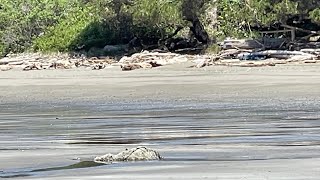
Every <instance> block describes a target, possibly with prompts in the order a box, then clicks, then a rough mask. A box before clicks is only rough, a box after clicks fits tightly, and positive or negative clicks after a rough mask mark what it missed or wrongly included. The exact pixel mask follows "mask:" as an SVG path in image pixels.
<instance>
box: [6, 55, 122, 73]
mask: <svg viewBox="0 0 320 180" xmlns="http://www.w3.org/2000/svg"><path fill="white" fill-rule="evenodd" d="M115 62H116V61H115V60H113V59H110V58H107V57H106V58H99V59H98V58H85V57H71V56H70V55H68V54H50V55H45V54H39V53H24V54H13V55H8V56H7V57H4V58H2V59H0V70H1V71H8V70H11V69H19V70H24V71H30V70H44V69H71V68H78V67H87V68H91V69H93V70H98V69H103V68H105V67H106V66H107V65H110V64H112V63H115Z"/></svg>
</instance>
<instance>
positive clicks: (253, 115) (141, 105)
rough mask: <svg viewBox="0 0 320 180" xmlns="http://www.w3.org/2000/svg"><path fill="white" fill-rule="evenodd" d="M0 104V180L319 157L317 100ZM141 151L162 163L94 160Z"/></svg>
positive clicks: (319, 126) (319, 112)
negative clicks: (127, 150) (142, 148)
mask: <svg viewBox="0 0 320 180" xmlns="http://www.w3.org/2000/svg"><path fill="white" fill-rule="evenodd" d="M0 106H1V107H0V154H1V155H0V162H1V164H0V178H22V179H23V178H27V177H29V178H41V177H45V176H47V175H50V176H56V175H57V176H58V175H60V176H61V174H63V173H64V172H65V173H70V170H77V169H79V171H82V172H83V169H85V171H89V170H88V169H90V171H92V172H94V171H95V170H102V169H103V168H105V169H110V168H111V169H112V168H119V167H126V166H127V167H130V166H143V167H144V166H145V167H148V166H150V165H151V166H152V165H154V164H158V165H159V164H163V165H166V166H168V165H171V166H174V165H177V166H178V165H180V164H183V163H192V162H195V163H199V164H201V163H205V162H221V161H222V162H225V161H236V162H238V161H239V162H247V161H259V160H281V159H312V158H320V146H319V145H320V103H319V102H318V101H299V100H294V101H286V102H284V101H282V102H277V101H275V100H274V101H254V102H241V103H239V102H238V103H233V102H206V103H199V102H160V101H159V102H143V101H141V102H136V103H133V102H129V103H125V102H119V103H114V102H110V103H108V102H106V103H97V104H94V103H88V104H86V103H83V104H27V105H21V104H5V105H0ZM140 145H144V146H148V147H151V148H154V149H156V150H159V151H160V153H161V155H162V156H163V157H164V160H163V161H161V162H139V163H136V164H135V165H133V164H132V163H117V164H111V165H104V166H100V165H101V164H97V163H94V162H92V161H91V160H92V158H93V157H94V156H97V155H102V154H105V153H109V152H110V153H116V152H119V151H120V150H122V149H124V148H127V147H135V146H140ZM76 158H80V159H81V160H80V161H79V160H75V159H76ZM80 169H82V170H80ZM72 172H73V171H72Z"/></svg>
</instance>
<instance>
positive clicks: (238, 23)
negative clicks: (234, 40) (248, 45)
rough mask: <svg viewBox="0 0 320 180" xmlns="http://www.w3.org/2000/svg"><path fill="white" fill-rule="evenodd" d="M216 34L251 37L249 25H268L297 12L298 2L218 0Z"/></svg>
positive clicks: (251, 32) (284, 0)
mask: <svg viewBox="0 0 320 180" xmlns="http://www.w3.org/2000/svg"><path fill="white" fill-rule="evenodd" d="M217 6H218V11H219V12H220V13H219V17H218V22H219V23H218V36H222V37H223V36H231V37H253V36H255V35H256V33H255V32H253V31H252V30H251V29H250V26H254V25H259V26H268V25H270V24H271V23H273V22H277V21H278V22H282V21H285V19H286V18H287V17H288V15H293V14H297V13H298V3H296V2H292V1H290V0H281V1H273V2H272V1H266V0H218V2H217Z"/></svg>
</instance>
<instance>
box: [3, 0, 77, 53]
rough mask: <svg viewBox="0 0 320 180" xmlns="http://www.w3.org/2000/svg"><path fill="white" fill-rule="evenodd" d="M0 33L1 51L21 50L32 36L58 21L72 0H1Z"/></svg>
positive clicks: (26, 46) (29, 43)
mask: <svg viewBox="0 0 320 180" xmlns="http://www.w3.org/2000/svg"><path fill="white" fill-rule="evenodd" d="M1 3H2V4H1V11H0V35H1V42H0V44H2V48H1V49H2V53H7V52H11V51H12V52H21V51H24V50H25V49H27V48H28V47H30V45H31V43H32V40H33V38H34V37H36V36H38V35H39V34H41V33H43V32H44V31H45V29H46V28H47V27H48V26H49V25H51V24H53V23H55V22H57V21H58V19H59V18H60V17H61V16H62V15H63V13H64V10H65V8H67V7H68V6H69V5H70V4H72V1H67V0H59V1H52V0H43V1H38V0H27V1H26V0H15V1H11V0H2V2H1Z"/></svg>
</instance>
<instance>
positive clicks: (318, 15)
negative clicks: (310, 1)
mask: <svg viewBox="0 0 320 180" xmlns="http://www.w3.org/2000/svg"><path fill="white" fill-rule="evenodd" d="M309 15H310V17H311V18H312V19H313V20H314V21H316V22H319V23H320V8H317V9H314V10H313V11H311V12H310V13H309Z"/></svg>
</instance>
